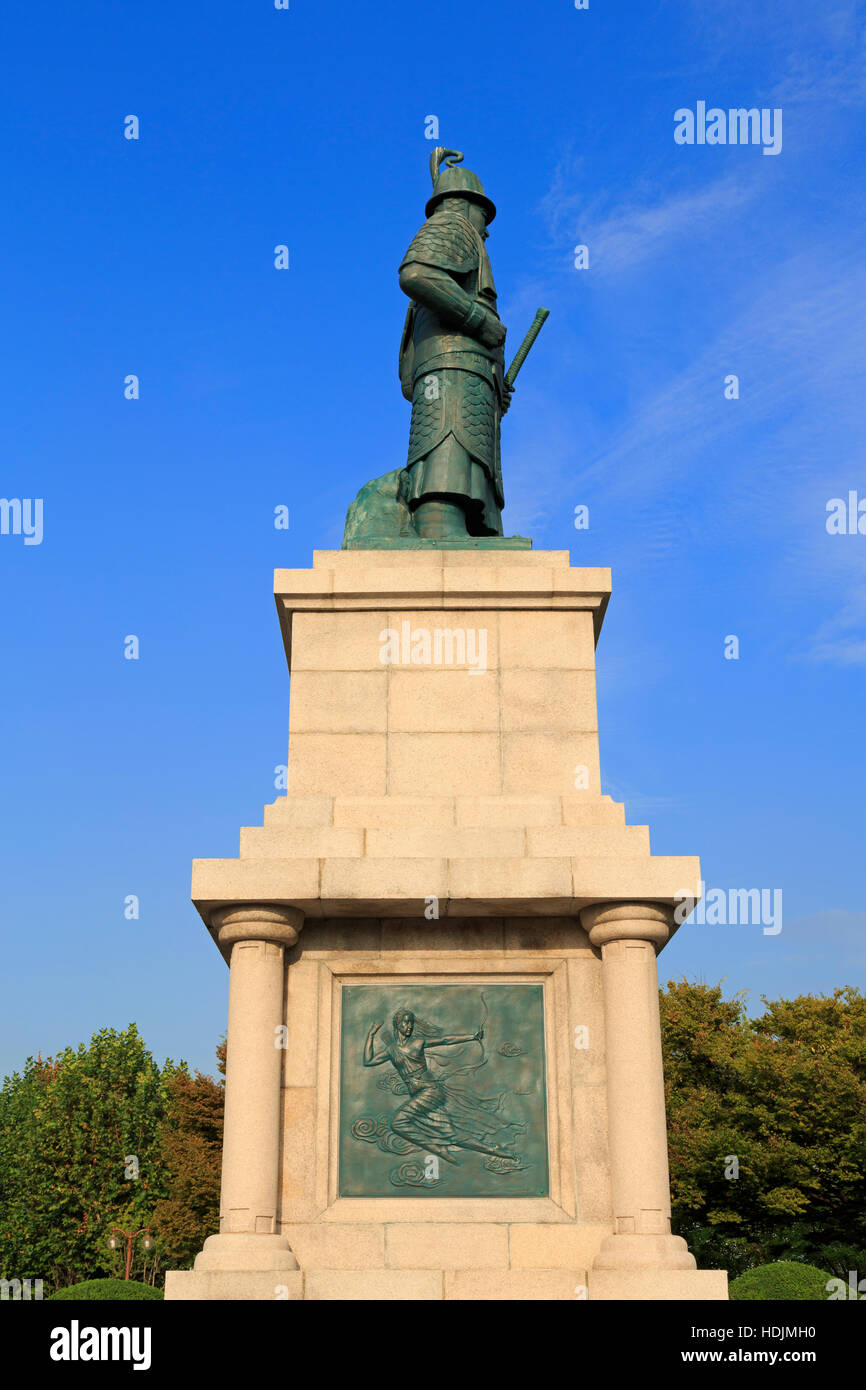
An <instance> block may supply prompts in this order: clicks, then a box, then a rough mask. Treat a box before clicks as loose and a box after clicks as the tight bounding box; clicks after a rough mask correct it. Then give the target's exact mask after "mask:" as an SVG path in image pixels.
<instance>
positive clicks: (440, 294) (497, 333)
mask: <svg viewBox="0 0 866 1390" xmlns="http://www.w3.org/2000/svg"><path fill="white" fill-rule="evenodd" d="M400 288H401V290H402V291H403V293H404V294H406V295H408V296H409V298H410V299H412V300H414V302H415V303H416V304H423V305H424V306H425V308H427V309H430V310H432V312H433V313H434V314H437V315H438V316H439V318H440V319H441V320H442V322H443V323H445V324H447V325H448V326H449V327H451V328H460V329H462V330H463V332H464V333H468V334H469V336H470V337H472V338H478V339H479V341H480V342H482V343H484V344H485V345H486V346H487V347H499V345H500V343H503V342H504V341H505V329H504V327H503V326H502V324H501V323H500V321H499V319H498V318H497V317H496V315H495V314H494V313H492V312H491V311H490V310H489V309H484V308H482V307H481V305H480V304H476V303H475V300H474V299H472V297H471V296H470V295H468V294H467V293H466V291H465V290H464V289H463V288H462V287H461V286H460V285H458V283H457V281H456V280H455V279H454V277H453V275H449V273H448V271H447V270H440V269H439V268H438V267H437V266H433V265H423V264H422V263H421V262H420V261H409V262H408V264H406V265H404V266H402V267H401V269H400Z"/></svg>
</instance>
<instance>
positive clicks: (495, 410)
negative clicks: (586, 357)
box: [343, 146, 547, 548]
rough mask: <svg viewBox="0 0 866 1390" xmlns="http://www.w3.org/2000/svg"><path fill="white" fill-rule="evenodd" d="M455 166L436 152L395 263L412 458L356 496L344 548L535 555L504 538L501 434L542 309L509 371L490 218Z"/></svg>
mask: <svg viewBox="0 0 866 1390" xmlns="http://www.w3.org/2000/svg"><path fill="white" fill-rule="evenodd" d="M462 160H463V155H462V154H461V153H460V151H459V150H447V149H443V148H442V147H441V146H437V148H436V149H435V150H434V151H433V154H432V156H431V159H430V172H431V176H432V179H433V193H432V195H431V197H430V199H429V200H428V202H427V206H426V209H425V211H426V214H427V220H426V222H425V223H424V225H423V227H422V228H421V229H420V231H419V232H418V233H417V234H416V236H415V237H414V238H413V240H412V243H411V245H410V247H409V250H408V251H407V252H406V254H405V256H404V257H403V260H402V262H401V265H400V288H401V289H402V290H403V292H404V294H406V295H408V297H409V299H410V300H411V303H410V305H409V309H408V311H407V313H406V322H405V325H404V328H403V338H402V341H401V344H400V364H399V371H400V384H401V386H402V389H403V395H404V396H405V397H406V399H407V400H409V401H411V402H412V419H411V423H410V427H409V456H408V459H407V461H406V465H405V467H404V468H402V469H394V470H392V472H390V473H386V474H385V475H384V476H383V477H381V478H375V479H374V480H373V481H372V482H371V483H367V484H366V486H365V487H363V488H362V489H361V491H360V492H359V494H358V496H357V498H356V499H355V501H354V502H353V503H352V506H351V507H350V508H349V512H348V515H347V517H346V533H345V536H344V538H343V545H344V547H353V548H355V547H358V548H361V547H364V546H373V547H377V546H388V545H398V546H412V545H413V544H415V545H417V544H419V543H427V544H431V543H432V544H434V545H435V544H442V545H445V546H448V545H455V544H456V545H461V544H462V545H473V544H474V545H484V544H485V542H486V543H487V544H488V545H494V546H496V545H505V546H509V545H515V546H520V547H528V546H529V545H531V542H530V541H528V540H525V539H524V538H523V537H518V536H515V537H509V538H506V537H504V536H503V532H502V519H501V510H502V507H503V506H504V501H505V499H504V495H503V490H502V468H501V464H500V448H499V426H500V421H501V419H502V416H503V415H504V414H505V412H506V411H507V410H508V406H509V404H510V401H511V393H512V391H513V389H514V378H515V377H516V375H517V372H518V371H519V370H520V367H521V366H522V364H523V362H524V360H525V358H526V355H527V353H528V352H529V349H530V348H531V346H532V343H533V342H534V341H535V338H536V337H537V335H538V332H539V330H540V328H541V325H542V323H543V322H544V320H545V318H546V317H547V310H546V309H540V310H539V311H538V314H537V315H536V318H535V322H534V324H533V325H532V328H531V329H530V331H529V333H528V334H527V336H526V338H525V339H524V342H523V344H522V345H521V348H520V350H519V352H518V353H517V356H516V357H515V359H514V362H513V363H512V365H511V367H510V369H509V370H508V372H506V370H505V354H504V345H505V331H506V330H505V326H504V324H503V323H502V321H501V320H500V318H499V314H498V312H497V308H496V286H495V285H494V283H493V271H492V270H491V267H490V258H489V256H488V254H487V249H486V247H485V245H484V243H485V241H486V240H487V236H488V231H487V228H488V226H489V225H490V223H491V222H492V221H493V219H494V217H495V216H496V208H495V207H494V205H493V203H492V202H491V201H490V199H489V198H488V197H487V195H486V194H485V192H484V188H483V185H482V183H481V180H480V179H479V178H478V175H477V174H473V173H472V172H471V170H469V169H465V168H460V167H458V166H459V165H460V164H461V163H462Z"/></svg>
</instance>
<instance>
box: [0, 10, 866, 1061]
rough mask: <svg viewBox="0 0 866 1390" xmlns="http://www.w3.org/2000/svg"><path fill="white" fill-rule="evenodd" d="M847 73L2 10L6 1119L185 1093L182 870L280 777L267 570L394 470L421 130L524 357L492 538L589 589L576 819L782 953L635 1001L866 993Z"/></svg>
mask: <svg viewBox="0 0 866 1390" xmlns="http://www.w3.org/2000/svg"><path fill="white" fill-rule="evenodd" d="M863 32H864V26H863V14H862V7H860V6H856V5H851V4H845V3H842V4H839V5H835V4H834V3H833V0H829V3H828V4H827V5H823V6H803V5H799V4H794V3H791V0H784V3H764V0H760V2H759V3H743V2H742V0H734V3H730V4H727V5H724V6H722V5H709V4H705V3H701V4H697V3H688V0H678V3H669V4H651V3H650V4H638V3H629V4H619V5H613V4H610V3H609V2H608V0H590V8H589V10H587V11H577V10H575V9H574V7H573V4H572V3H571V0H547V3H545V4H544V5H543V6H542V5H528V4H517V3H515V2H514V0H502V3H497V4H492V3H478V4H472V5H467V4H457V3H454V0H441V3H440V4H438V5H437V6H436V7H434V8H430V7H427V6H408V5H395V4H390V3H387V4H380V5H375V6H374V5H364V6H361V5H357V4H349V3H336V4H333V3H332V4H327V3H315V4H313V3H310V2H309V0H291V9H290V10H288V11H276V10H275V9H274V8H273V4H272V0H247V3H245V4H244V5H243V6H240V5H230V4H227V3H223V2H222V0H215V3H210V4H208V5H204V6H203V5H196V6H191V5H186V4H183V3H181V4H177V3H173V4H169V3H153V2H152V0H129V3H126V4H124V5H117V4H107V3H105V4H98V3H92V2H91V3H88V0H84V3H83V4H82V5H80V6H76V7H62V6H37V7H32V6H31V7H16V9H15V10H14V11H12V10H7V13H6V16H5V18H4V21H3V31H2V38H3V43H2V52H3V54H4V58H3V65H4V73H3V78H4V80H3V95H2V98H0V127H2V130H0V139H2V147H3V152H4V159H3V164H4V175H3V181H4V192H5V195H6V196H5V199H4V203H5V208H4V215H3V219H2V225H0V250H2V261H0V264H2V282H3V300H4V314H3V317H4V322H5V325H6V342H7V353H6V354H5V357H6V363H5V366H4V369H3V372H2V375H0V392H2V395H3V398H4V399H3V410H2V423H0V429H2V435H3V438H2V459H3V469H2V484H0V492H2V494H3V495H4V496H6V497H8V498H13V497H18V498H37V497H39V498H42V499H43V500H44V538H43V541H42V543H41V545H32V546H25V545H24V544H23V538H22V537H21V536H12V535H6V536H0V571H2V579H0V593H2V599H0V602H2V624H3V649H4V655H5V658H6V660H5V662H4V668H5V674H4V680H3V687H2V708H3V732H4V737H3V757H2V763H0V783H2V801H0V815H2V836H0V907H2V921H3V938H4V941H3V965H4V969H3V975H2V982H0V1012H2V1016H3V1019H4V1025H3V1029H2V1039H0V1072H2V1073H5V1072H7V1071H10V1070H12V1069H13V1068H18V1067H20V1065H21V1064H22V1063H23V1060H24V1058H25V1057H26V1056H28V1055H29V1054H35V1053H36V1052H37V1050H41V1051H42V1053H43V1055H44V1054H46V1053H51V1052H54V1051H56V1050H57V1049H58V1048H60V1047H62V1046H64V1045H65V1044H67V1043H76V1042H78V1041H79V1040H81V1039H85V1038H88V1037H89V1036H90V1035H91V1033H92V1032H93V1031H94V1030H95V1029H97V1028H99V1027H103V1026H107V1025H110V1026H114V1027H118V1028H120V1027H123V1026H125V1025H126V1024H127V1023H128V1022H129V1021H130V1020H131V1019H134V1020H136V1022H137V1023H138V1024H139V1026H140V1028H141V1030H142V1032H143V1034H144V1036H145V1038H146V1040H147V1042H148V1044H149V1045H150V1046H151V1047H152V1048H153V1050H154V1051H155V1053H156V1054H157V1055H158V1056H159V1057H163V1056H165V1055H171V1056H173V1057H175V1058H178V1057H184V1058H186V1059H188V1060H189V1061H190V1063H191V1064H192V1065H194V1066H199V1067H201V1068H202V1069H205V1070H212V1069H213V1047H214V1045H215V1043H216V1040H217V1038H218V1037H219V1035H220V1034H221V1032H222V1031H223V1029H224V1026H225V1010H226V997H227V973H226V970H225V966H224V965H223V963H222V961H221V959H220V957H219V956H218V955H217V953H216V951H215V950H214V949H213V947H212V946H211V945H210V943H209V942H208V940H207V938H206V935H205V931H204V928H203V927H202V926H201V924H200V922H199V919H198V916H197V914H196V913H195V910H194V909H193V908H192V906H191V905H190V903H189V873H190V861H191V859H192V858H193V857H194V856H202V857H221V856H233V855H235V854H236V853H237V843H238V829H239V827H240V826H241V825H255V824H257V823H258V824H260V823H261V811H262V806H263V805H264V804H265V803H266V802H269V801H271V800H273V798H274V795H275V791H274V787H273V769H274V766H275V765H276V764H279V763H282V762H284V761H285V749H286V736H287V719H288V680H287V674H286V670H285V660H284V656H283V651H282V645H281V642H280V637H279V630H278V626H277V620H276V615H275V612H274V607H273V600H272V598H271V572H272V570H273V568H274V567H275V566H306V565H309V564H310V563H311V558H312V551H313V549H314V548H319V549H323V548H332V547H337V546H339V543H340V539H341V535H342V526H343V518H344V515H345V510H346V507H347V506H348V503H349V502H350V501H351V499H352V498H353V496H354V494H355V492H356V491H357V489H358V488H359V487H360V486H361V484H362V483H364V482H365V481H366V480H367V479H369V478H371V477H374V476H375V475H377V474H379V473H382V472H385V471H386V470H387V469H390V468H393V467H396V466H398V465H399V464H400V463H401V462H402V461H403V458H404V456H405V447H406V437H407V427H408V407H407V405H406V403H405V401H404V400H403V399H402V397H401V395H400V390H399V385H398V382H397V378H396V354H397V347H398V343H399V335H400V329H401V325H402V319H403V314H404V308H405V301H404V299H403V296H402V295H401V293H400V290H399V288H398V285H397V279H396V268H397V266H398V264H399V261H400V259H401V257H402V254H403V252H404V250H405V248H406V246H407V245H408V242H409V240H410V239H411V237H412V235H413V234H414V232H415V230H416V229H417V226H418V225H419V224H420V221H421V219H422V216H423V203H424V201H425V199H426V197H427V194H428V187H429V179H428V173H427V161H428V159H429V155H430V150H431V143H430V142H429V141H427V140H425V138H424V131H425V117H426V116H428V115H431V114H432V115H436V116H437V117H438V119H439V122H440V142H441V143H442V144H445V145H449V146H453V147H457V148H459V149H462V150H464V151H465V152H466V163H467V165H468V166H469V167H471V168H472V169H474V170H476V171H477V172H478V173H479V174H480V176H481V177H482V179H483V181H484V183H485V186H486V188H487V190H488V192H489V193H490V195H491V196H492V197H493V198H494V200H495V201H496V202H497V205H498V207H499V216H498V218H497V221H496V222H495V224H494V226H493V228H492V233H491V238H490V242H489V244H488V245H489V250H490V253H491V258H492V260H493V265H494V270H495V273H496V281H497V287H498V289H499V293H500V308H501V311H502V316H503V319H504V321H505V322H506V323H507V324H508V325H509V327H510V340H509V341H510V345H511V346H512V348H513V347H514V346H516V344H517V342H519V340H520V337H521V336H522V333H523V331H524V326H525V325H528V323H529V321H530V320H531V318H532V315H533V313H534V311H535V308H536V307H537V306H538V305H539V304H544V305H547V306H548V307H549V308H550V310H551V317H550V320H549V322H548V324H547V326H546V327H545V329H544V333H543V335H542V337H541V339H540V340H539V343H538V345H537V347H536V349H535V351H534V354H533V357H532V358H531V359H530V362H529V365H528V366H527V367H526V368H525V370H524V373H523V376H522V377H521V380H520V383H519V387H518V391H517V393H516V395H515V398H514V404H513V406H512V410H511V413H510V414H509V416H508V418H507V420H506V421H505V422H504V425H503V467H504V475H505V486H506V502H507V508H506V513H505V523H506V530H507V531H509V532H512V533H514V532H517V533H523V534H530V535H532V537H533V539H534V544H535V546H536V548H547V549H563V548H569V549H570V550H571V555H572V560H573V563H575V564H588V565H609V566H611V568H612V571H613V583H614V593H613V598H612V601H611V605H610V608H609V610H608V615H607V619H606V623H605V628H604V632H603V634H602V638H601V642H600V645H599V650H598V672H599V683H598V691H599V722H600V730H601V754H602V768H603V775H604V782H605V790H606V791H608V792H610V793H611V794H612V795H614V796H615V797H616V799H617V800H622V801H624V802H625V804H626V813H627V818H628V820H629V821H630V822H632V823H649V825H650V827H651V834H652V847H653V851H654V852H655V853H660V854H695V853H696V854H700V856H701V860H702V867H703V873H704V878H705V880H706V882H707V883H708V885H710V886H714V887H716V886H717V887H722V888H725V889H727V888H730V887H743V888H749V887H764V888H779V889H781V890H782V891H783V902H784V918H783V930H782V932H781V933H779V934H778V935H776V936H765V935H764V934H763V932H762V931H761V928H760V926H715V927H710V926H703V927H701V926H693V925H686V926H685V927H683V928H682V930H681V931H680V933H679V935H678V937H677V938H676V939H675V940H674V942H673V943H672V944H671V946H670V947H669V948H668V949H667V950H666V951H665V953H664V954H663V956H662V957H661V960H660V962H659V964H660V975H661V978H662V979H663V980H664V979H667V978H669V977H679V976H682V975H684V974H685V975H687V976H689V977H690V978H693V979H704V980H707V981H709V982H716V981H718V980H719V979H724V980H725V989H726V991H727V992H733V991H735V990H740V989H746V990H748V991H749V1000H750V1004H751V1006H752V1007H753V1009H754V1010H755V1011H757V1010H759V1008H760V995H761V993H765V994H767V995H768V996H770V997H779V996H782V995H791V994H796V993H799V992H802V991H828V990H831V989H833V988H834V987H836V986H840V985H844V984H856V985H859V986H861V987H862V986H863V983H864V957H866V951H864V945H863V942H864V939H866V938H864V932H866V905H864V890H863V868H864V859H866V855H864V833H863V811H862V807H863V799H864V798H863V786H864V770H866V769H864V761H866V759H864V746H866V739H864V733H863V721H864V700H863V686H864V672H866V567H864V556H866V535H864V536H860V535H844V536H831V535H828V533H827V530H826V526H825V521H826V505H827V502H828V500H829V499H830V498H832V497H837V496H842V497H847V494H848V492H849V490H851V489H859V493H860V496H861V497H866V470H864V466H863V446H862V440H863V435H864V413H866V391H864V388H863V384H862V372H863V361H864V356H866V352H864V349H866V343H864V323H866V256H864V251H866V230H864V229H866V217H864V180H863V176H862V172H863V153H864V123H863V116H864V105H866V76H864V66H863ZM698 101H706V102H707V105H708V106H718V107H721V108H723V109H727V108H730V107H739V106H745V107H752V106H755V107H758V108H764V107H766V108H773V109H775V108H781V109H782V111H783V147H782V150H781V153H779V154H778V155H777V156H771V157H767V156H765V155H763V154H762V151H761V148H760V147H757V146H738V145H735V146H706V145H704V146H697V145H694V146H680V145H677V144H676V143H675V142H674V138H673V133H674V112H675V111H676V110H677V109H679V108H683V107H690V108H692V109H694V108H695V106H696V103H697V102H698ZM130 113H133V114H136V115H138V117H139V119H140V122H141V134H140V139H139V140H138V141H127V140H125V139H124V138H123V122H124V117H125V116H126V115H128V114H130ZM279 243H285V244H286V245H288V247H289V249H290V258H291V268H290V269H289V270H288V271H284V272H281V271H277V270H275V269H274V265H273V248H274V246H275V245H277V244H279ZM578 243H583V244H586V245H587V246H588V247H589V250H590V266H589V268H588V269H587V270H583V271H578V270H576V269H575V268H574V263H573V261H574V257H573V250H574V247H575V245H577V244H578ZM129 373H135V374H136V375H138V376H139V378H140V381H141V395H140V399H139V400H137V401H127V400H125V399H124V395H123V382H124V378H125V377H126V376H127V375H128V374H129ZM730 373H735V374H736V375H737V376H738V377H739V382H740V397H739V399H738V400H735V401H733V400H726V399H725V397H724V379H725V377H726V376H727V375H728V374H730ZM581 503H582V504H585V505H586V506H588V507H589V513H590V526H589V529H588V530H587V531H579V532H578V531H576V530H575V529H574V525H573V516H574V508H575V506H576V505H577V504H581ZM280 504H284V505H286V506H288V507H289V509H290V515H291V525H290V528H289V530H288V531H287V532H278V531H275V530H274V528H273V524H272V518H273V510H274V507H275V506H277V505H280ZM129 633H135V634H137V635H138V636H139V637H140V641H141V659H140V660H139V661H137V662H130V661H126V660H124V659H123V639H124V637H125V636H126V634H129ZM729 634H735V635H737V636H738V637H739V640H740V657H739V660H737V661H729V660H725V659H724V656H723V650H724V642H725V638H726V637H727V636H728V635H729ZM131 893H135V894H137V895H138V896H139V898H140V901H141V916H140V918H139V920H138V921H127V920H125V918H124V915H123V903H124V899H125V897H126V895H127V894H131Z"/></svg>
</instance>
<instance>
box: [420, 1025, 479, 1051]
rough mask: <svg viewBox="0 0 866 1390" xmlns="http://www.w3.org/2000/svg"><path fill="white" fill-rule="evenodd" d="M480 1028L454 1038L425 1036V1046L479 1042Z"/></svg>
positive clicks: (447, 1045) (446, 1045)
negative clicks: (474, 1031)
mask: <svg viewBox="0 0 866 1390" xmlns="http://www.w3.org/2000/svg"><path fill="white" fill-rule="evenodd" d="M480 1040H481V1030H480V1029H479V1031H478V1032H477V1033H467V1034H466V1036H465V1037H454V1038H425V1039H424V1046H425V1047H453V1046H454V1044H455V1043H469V1042H480Z"/></svg>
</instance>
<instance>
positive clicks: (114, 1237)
mask: <svg viewBox="0 0 866 1390" xmlns="http://www.w3.org/2000/svg"><path fill="white" fill-rule="evenodd" d="M119 1236H122V1237H123V1239H124V1240H125V1241H126V1273H125V1274H124V1276H123V1277H124V1279H128V1278H129V1271H130V1270H131V1268H132V1252H133V1249H134V1247H135V1242H136V1240H137V1239H138V1237H139V1236H144V1240H143V1241H142V1245H143V1247H144V1249H145V1250H148V1251H150V1250H152V1249H153V1247H154V1244H155V1241H154V1239H153V1236H152V1235H151V1234H150V1231H149V1230H148V1228H147V1227H146V1226H142V1228H141V1230H140V1231H122V1230H121V1229H120V1227H119V1226H112V1228H111V1235H110V1236H109V1237H108V1248H109V1250H118V1249H119V1248H120V1240H119V1239H118V1237H119Z"/></svg>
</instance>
